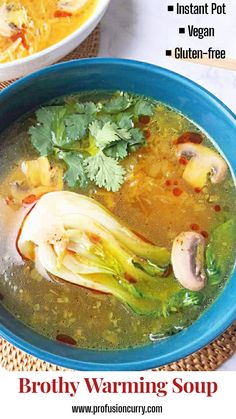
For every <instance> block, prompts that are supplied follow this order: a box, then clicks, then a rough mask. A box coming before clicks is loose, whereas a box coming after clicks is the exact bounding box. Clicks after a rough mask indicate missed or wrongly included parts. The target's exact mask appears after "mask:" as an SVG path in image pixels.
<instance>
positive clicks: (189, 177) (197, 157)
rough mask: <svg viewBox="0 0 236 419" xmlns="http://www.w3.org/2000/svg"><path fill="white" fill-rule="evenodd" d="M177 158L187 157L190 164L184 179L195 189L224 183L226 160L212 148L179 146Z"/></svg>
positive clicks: (188, 145)
mask: <svg viewBox="0 0 236 419" xmlns="http://www.w3.org/2000/svg"><path fill="white" fill-rule="evenodd" d="M176 149H177V156H178V157H182V156H185V157H187V158H188V159H189V162H188V164H187V166H186V168H185V170H184V173H183V179H184V180H186V182H188V183H189V184H190V185H191V186H193V187H194V188H196V187H199V188H202V187H203V186H204V185H206V184H207V181H208V179H210V180H211V183H214V184H215V183H220V182H222V181H223V180H224V179H225V177H226V174H227V164H226V162H225V160H224V159H223V158H222V157H221V156H220V155H219V154H218V153H217V152H215V151H214V150H212V149H211V148H208V147H205V146H203V145H201V144H193V143H185V144H178V145H177V147H176Z"/></svg>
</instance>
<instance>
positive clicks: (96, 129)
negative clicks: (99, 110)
mask: <svg viewBox="0 0 236 419" xmlns="http://www.w3.org/2000/svg"><path fill="white" fill-rule="evenodd" d="M89 131H90V134H91V135H92V137H94V139H95V142H96V146H97V147H98V148H100V149H101V150H103V149H104V148H106V147H107V146H108V144H110V143H114V142H118V141H119V140H128V139H129V138H130V137H131V133H130V132H129V131H128V130H127V129H125V128H118V127H117V126H116V125H115V124H114V123H111V122H106V123H105V124H104V125H102V124H101V123H100V122H99V121H94V122H92V124H91V125H90V126H89Z"/></svg>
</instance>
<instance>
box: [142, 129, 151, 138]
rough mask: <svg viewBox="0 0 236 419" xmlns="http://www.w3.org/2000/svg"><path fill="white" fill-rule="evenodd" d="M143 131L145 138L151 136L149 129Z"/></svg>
mask: <svg viewBox="0 0 236 419" xmlns="http://www.w3.org/2000/svg"><path fill="white" fill-rule="evenodd" d="M143 133H144V136H145V138H146V139H148V138H150V137H151V131H150V130H149V129H145V130H144V131H143Z"/></svg>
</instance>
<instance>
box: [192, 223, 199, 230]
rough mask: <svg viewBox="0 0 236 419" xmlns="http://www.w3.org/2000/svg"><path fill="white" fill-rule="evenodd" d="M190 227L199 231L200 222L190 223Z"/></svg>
mask: <svg viewBox="0 0 236 419" xmlns="http://www.w3.org/2000/svg"><path fill="white" fill-rule="evenodd" d="M190 228H191V230H193V231H198V230H199V229H200V227H199V225H198V224H191V225H190Z"/></svg>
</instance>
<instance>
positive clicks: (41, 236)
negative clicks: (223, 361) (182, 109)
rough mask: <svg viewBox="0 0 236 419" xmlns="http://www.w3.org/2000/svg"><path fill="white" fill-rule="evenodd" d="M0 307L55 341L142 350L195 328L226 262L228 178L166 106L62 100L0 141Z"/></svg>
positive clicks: (188, 125)
mask: <svg viewBox="0 0 236 419" xmlns="http://www.w3.org/2000/svg"><path fill="white" fill-rule="evenodd" d="M1 149H2V152H1V168H0V175H1V186H0V194H1V202H0V206H1V212H0V213H1V218H0V228H1V236H2V240H1V252H0V255H1V262H0V267H1V272H0V296H1V300H2V301H1V303H2V304H3V305H4V306H5V307H6V308H7V309H8V310H9V311H10V312H11V313H13V314H14V315H15V316H16V317H17V318H18V319H20V320H21V321H22V322H23V323H25V324H26V325H28V326H29V327H31V328H33V329H34V330H36V331H37V332H39V333H41V334H43V335H45V336H47V337H49V338H51V339H54V340H58V341H59V342H61V344H69V345H76V346H77V347H80V348H90V349H123V348H128V347H135V346H141V345H145V344H148V343H150V342H151V341H157V340H159V339H163V338H165V337H167V336H169V335H171V334H175V333H178V332H179V331H181V330H183V329H184V328H186V327H188V326H189V325H191V324H192V323H193V322H194V321H195V320H196V319H197V318H198V317H199V315H200V314H201V313H202V312H203V311H204V310H205V309H206V308H207V307H208V306H209V305H210V304H211V303H212V302H213V301H214V299H215V298H216V297H217V296H218V295H219V293H220V291H221V289H222V288H223V287H224V284H225V283H226V281H227V279H228V278H229V276H230V274H231V271H232V268H233V265H234V261H235V237H236V235H235V232H236V223H235V209H236V195H235V186H234V181H233V178H232V175H231V173H230V170H229V168H228V167H227V164H226V162H225V161H224V159H223V157H222V156H221V155H220V154H219V152H218V150H216V149H215V148H214V145H213V144H212V142H211V141H210V140H209V138H207V136H206V135H205V134H204V133H203V132H201V131H200V130H199V128H198V127H196V126H195V125H194V124H193V123H192V122H191V121H189V120H188V119H187V118H186V117H184V116H183V115H181V114H179V113H178V112H176V111H175V110H173V109H171V108H169V107H167V106H165V105H164V104H162V103H159V102H155V101H153V100H151V99H148V98H143V97H139V96H136V95H132V94H128V93H123V92H116V93H101V92H100V93H96V92H91V93H88V94H83V95H72V96H69V97H65V98H59V99H57V100H55V101H53V102H52V103H50V104H48V105H47V106H43V107H41V108H40V109H38V110H37V111H36V112H34V113H33V114H31V115H27V116H25V117H24V118H22V119H21V120H20V121H17V122H16V123H15V124H14V125H13V126H12V127H10V128H9V129H8V130H6V131H5V132H4V133H2V134H1Z"/></svg>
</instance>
